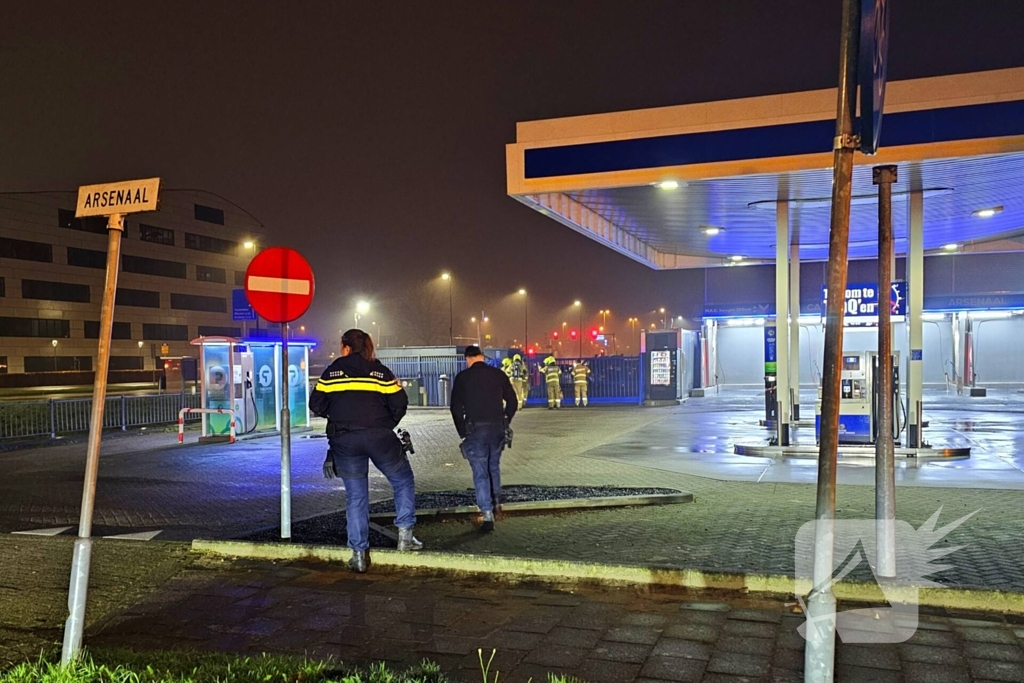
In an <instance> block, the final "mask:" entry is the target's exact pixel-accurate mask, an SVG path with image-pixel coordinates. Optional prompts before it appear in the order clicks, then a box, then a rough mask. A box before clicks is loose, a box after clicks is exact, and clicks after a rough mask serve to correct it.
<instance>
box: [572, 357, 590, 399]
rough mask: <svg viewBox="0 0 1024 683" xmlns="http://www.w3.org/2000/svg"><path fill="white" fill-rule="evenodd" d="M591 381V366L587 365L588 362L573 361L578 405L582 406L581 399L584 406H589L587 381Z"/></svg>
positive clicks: (573, 380)
mask: <svg viewBox="0 0 1024 683" xmlns="http://www.w3.org/2000/svg"><path fill="white" fill-rule="evenodd" d="M589 381H590V368H589V367H588V366H587V362H586V361H584V360H578V361H576V362H575V363H573V366H572V383H573V386H574V388H575V389H576V407H577V408H578V407H579V406H580V401H582V402H583V407H584V408H586V407H587V382H589Z"/></svg>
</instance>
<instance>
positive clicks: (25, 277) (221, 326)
mask: <svg viewBox="0 0 1024 683" xmlns="http://www.w3.org/2000/svg"><path fill="white" fill-rule="evenodd" d="M75 199H76V194H75V193H74V192H36V193H8V194H0V373H21V372H52V371H55V370H56V371H65V370H84V371H88V370H95V368H96V352H97V346H98V342H97V339H98V336H99V317H100V306H101V303H102V297H103V280H104V272H105V271H104V269H105V266H106V250H107V230H106V219H104V218H84V219H77V218H75V216H74V213H75ZM261 233H262V226H261V224H260V223H259V222H258V221H257V220H256V219H255V218H253V217H252V216H251V215H250V214H248V213H247V212H246V211H245V210H244V209H242V208H241V207H239V206H237V205H235V204H233V203H231V202H229V201H227V200H225V199H223V198H221V197H218V196H216V195H213V194H211V193H208V192H202V191H197V190H164V191H163V192H162V193H161V204H160V210H159V211H155V212H151V213H139V214H131V215H129V216H128V219H127V220H126V222H125V231H124V237H123V240H122V258H121V269H120V275H119V278H118V291H117V301H116V307H115V311H114V329H113V346H112V353H111V365H110V367H111V370H133V369H144V370H151V369H153V368H154V367H155V363H156V359H157V358H158V357H160V356H187V355H195V348H194V347H192V346H191V345H190V343H189V342H190V341H191V340H192V339H195V338H196V337H199V336H204V335H230V336H238V335H240V334H242V332H243V327H242V325H243V324H242V323H240V322H234V321H232V301H231V296H232V290H233V289H236V288H240V287H242V285H243V279H244V274H245V269H246V266H247V265H248V263H249V261H250V259H251V258H252V257H253V255H254V254H255V253H256V251H257V250H258V249H259V240H260V237H261ZM250 324H252V323H250Z"/></svg>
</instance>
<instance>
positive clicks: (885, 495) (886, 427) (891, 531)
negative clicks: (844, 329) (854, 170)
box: [872, 166, 896, 578]
mask: <svg viewBox="0 0 1024 683" xmlns="http://www.w3.org/2000/svg"><path fill="white" fill-rule="evenodd" d="M872 176H873V179H874V183H875V185H878V374H877V378H878V387H877V388H876V391H877V396H878V404H877V405H878V412H879V414H878V418H877V424H878V434H877V436H876V437H875V540H876V543H877V546H878V561H877V567H876V568H875V575H877V576H881V577H885V578H895V576H896V469H895V468H896V462H895V460H896V454H895V437H894V436H893V433H892V417H893V415H892V408H893V397H892V334H891V332H890V327H891V325H892V321H891V317H892V306H891V305H890V303H889V301H890V297H891V290H892V270H891V267H892V259H891V255H892V250H893V243H892V184H893V183H895V182H896V167H895V166H876V167H875V168H874V169H872Z"/></svg>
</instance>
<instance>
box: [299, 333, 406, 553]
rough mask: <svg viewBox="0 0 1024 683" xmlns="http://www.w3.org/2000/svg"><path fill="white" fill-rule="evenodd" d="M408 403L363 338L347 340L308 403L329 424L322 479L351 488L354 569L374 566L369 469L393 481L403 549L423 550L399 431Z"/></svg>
mask: <svg viewBox="0 0 1024 683" xmlns="http://www.w3.org/2000/svg"><path fill="white" fill-rule="evenodd" d="M408 407H409V398H408V396H407V395H406V393H405V390H404V389H403V388H402V387H401V386H400V385H399V384H398V381H397V380H396V379H395V376H394V374H392V372H391V370H389V369H388V368H387V367H385V366H384V364H383V363H381V362H380V361H379V360H377V358H376V356H375V355H374V348H373V340H372V339H371V338H370V335H369V334H367V333H366V332H363V331H362V330H349V331H348V332H346V333H345V334H344V335H343V336H342V338H341V358H338V359H337V360H335V361H334V362H333V363H331V364H330V366H328V368H327V369H326V370H324V373H323V374H322V375H321V376H320V381H319V382H317V383H316V388H314V389H313V391H312V393H310V395H309V409H310V410H311V411H313V412H314V413H316V414H317V415H319V416H321V417H326V418H327V438H328V440H329V442H330V451H328V453H327V462H325V463H324V475H325V476H326V477H328V478H333V476H335V475H336V476H340V477H341V479H342V481H344V483H345V494H346V516H345V522H346V526H347V528H348V546H349V547H350V548H351V549H352V560H351V561H350V562H349V567H350V568H351V569H353V570H354V571H357V572H365V571H366V569H367V568H368V567H369V564H370V555H369V548H370V540H369V532H370V529H369V524H370V499H369V485H368V482H367V476H368V475H369V463H370V461H372V462H373V464H374V466H375V467H376V468H377V469H378V470H380V471H381V473H382V474H383V475H384V476H385V477H387V480H388V482H390V484H391V488H392V489H394V492H395V510H396V516H395V526H397V527H398V549H399V550H420V549H421V548H422V547H423V544H421V543H420V542H419V541H418V540H416V537H415V536H413V533H412V528H413V525H414V524H416V512H415V510H416V495H415V483H414V480H413V473H412V466H411V465H410V464H409V460H408V458H407V456H406V455H405V453H404V452H403V450H402V442H401V441H400V440H399V438H398V436H397V435H396V434H395V431H394V429H395V427H397V426H398V423H399V422H401V420H402V418H403V417H405V412H406V409H407V408H408Z"/></svg>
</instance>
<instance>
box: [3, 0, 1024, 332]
mask: <svg viewBox="0 0 1024 683" xmlns="http://www.w3.org/2000/svg"><path fill="white" fill-rule="evenodd" d="M840 7H841V2H840V0H774V1H772V2H764V0H719V1H718V2H707V1H686V0H675V1H668V0H664V1H646V2H626V1H622V2H597V1H595V0H574V1H562V2H551V1H550V0H536V1H524V0H518V1H516V2H489V3H482V2H479V0H473V1H470V0H466V1H464V2H453V1H440V2H433V3H422V2H395V3H370V2H364V3H355V2H303V3H282V2H276V3H271V2H218V1H216V0H214V1H209V2H174V3H159V4H158V3H145V4H143V3H134V4H125V3H107V2H63V3H52V2H31V3H30V2H18V3H14V2H11V3H7V4H6V5H5V7H4V10H3V18H2V20H0V191H19V190H52V189H74V188H75V187H77V186H78V185H79V184H84V183H89V182H102V181H109V180H119V179H127V178H136V177H140V178H141V177H150V176H155V175H159V176H161V177H162V178H163V179H164V183H165V187H171V188H174V187H181V188H188V187H195V188H202V189H205V190H209V191H211V192H215V193H217V194H220V195H223V196H225V197H228V198H230V199H231V200H233V201H235V202H237V203H238V204H240V205H241V206H243V207H245V208H246V209H247V210H248V211H250V212H251V213H252V214H254V215H255V216H256V217H257V218H258V219H259V220H260V221H262V222H263V223H264V224H265V225H267V226H268V232H269V234H270V237H271V239H270V240H269V241H271V242H273V243H280V244H287V245H289V246H293V247H295V248H297V249H299V250H300V251H302V252H303V253H304V254H305V255H306V256H307V258H309V260H310V261H311V263H312V265H313V268H314V271H315V272H316V275H317V280H318V282H317V285H318V286H317V299H316V301H315V302H314V304H313V308H312V309H311V311H310V313H308V314H307V315H306V317H305V319H304V320H303V321H302V322H303V323H304V324H306V325H307V326H308V327H309V328H310V329H311V331H314V332H316V333H318V334H321V335H322V336H323V337H324V338H325V339H336V337H337V329H338V328H340V327H344V326H346V323H347V322H348V321H350V320H351V317H352V316H351V310H352V304H353V302H354V301H355V300H356V299H357V298H366V299H368V300H370V301H371V302H373V303H374V306H375V310H374V311H373V312H372V313H371V314H370V315H369V316H368V317H370V318H374V319H379V320H381V321H383V322H384V324H385V325H386V326H392V327H394V326H395V325H397V320H396V319H397V318H399V317H400V316H401V314H400V312H399V310H400V306H399V301H400V300H401V298H402V296H403V295H402V292H404V291H407V290H408V289H409V288H413V289H420V288H423V287H427V286H429V283H430V281H432V280H434V279H435V278H436V277H437V276H438V275H439V274H440V272H441V271H443V270H450V271H451V272H452V273H454V275H455V278H456V279H455V283H456V285H455V287H456V288H455V300H456V317H457V322H456V328H457V329H456V333H459V331H460V330H461V331H463V332H466V333H469V332H470V331H471V329H472V333H475V328H471V325H470V324H469V322H468V319H469V316H471V315H478V314H479V312H480V311H481V310H485V311H486V312H487V314H488V315H491V316H493V318H494V325H495V326H496V329H495V330H494V331H495V333H496V335H497V336H498V337H506V336H507V337H511V336H517V337H521V330H522V313H521V307H520V306H519V304H518V302H517V301H516V300H515V299H514V298H510V297H509V295H511V294H512V293H513V292H515V291H516V290H518V289H519V288H520V287H526V288H527V289H529V290H530V293H531V321H530V326H531V329H532V330H536V331H540V330H542V329H554V328H555V327H556V326H557V325H558V324H559V323H560V322H561V320H563V319H565V318H566V317H567V315H568V314H567V313H565V312H563V310H562V309H563V308H564V307H565V306H567V305H568V304H570V303H571V302H572V301H573V300H574V299H577V298H580V299H583V300H584V301H585V302H586V305H587V309H586V310H587V311H588V312H590V313H593V314H596V312H597V310H598V309H600V308H610V309H611V310H612V311H613V317H612V321H617V322H616V324H617V327H618V330H619V331H620V333H621V331H622V330H623V328H624V327H625V324H624V322H623V321H624V320H625V318H626V317H628V316H629V315H640V314H643V313H644V312H646V311H649V310H652V309H654V308H657V307H659V306H667V307H668V308H669V309H670V310H672V311H673V312H680V313H683V314H686V315H694V314H695V313H696V312H698V311H699V308H700V302H701V298H702V296H703V275H702V274H701V273H700V272H699V271H684V272H674V273H658V272H654V271H651V270H649V269H647V268H646V267H644V266H642V265H639V264H637V263H634V262H633V261H630V260H629V259H627V258H625V257H623V256H619V255H617V254H614V253H613V252H611V251H610V250H608V249H606V248H604V247H601V246H599V245H597V244H596V243H594V242H592V241H590V240H588V239H586V238H584V237H582V236H580V235H577V234H576V233H574V232H572V231H570V230H569V229H567V228H564V227H562V226H560V225H558V224H557V223H555V222H554V221H551V220H549V219H546V218H544V217H542V216H540V215H539V214H536V213H534V212H532V211H530V210H529V209H527V208H525V207H523V206H521V205H520V204H518V203H517V202H515V201H514V200H512V199H510V198H508V197H507V196H506V194H505V162H504V145H505V144H506V143H508V142H512V141H514V139H515V122H516V121H522V120H529V119H539V118H551V117H556V116H569V115H576V114H587V113H595V112H604V111H614V110H622V109H634V108H640V107H652V106H664V105H672V104H685V103H690V102H700V101H708V100H717V99H730V98H737V97H748V96H756V95H764V94H772V93H782V92H791V91H799V90H809V89H815V88H825V87H832V86H834V85H835V84H836V78H837V76H836V71H837V64H838V49H839V48H838V37H839V21H840ZM891 12H892V14H891V18H892V25H891V42H890V63H889V76H890V78H891V79H906V78H917V77H925V76H933V75H942V74H948V73H957V72H965V71H975V70H984V69H994V68H1004V67H1010V66H1021V65H1024V42H1022V41H1021V39H1020V36H1021V35H1024V11H1021V2H1020V0H975V1H973V2H964V1H963V0H895V1H894V2H892V3H891ZM492 311H493V313H492ZM588 318H589V319H590V320H596V319H597V318H596V316H595V317H590V316H588ZM649 319H653V318H649ZM443 327H444V328H445V329H446V328H447V322H446V321H445V323H444V326H443ZM533 336H534V335H532V334H531V337H533Z"/></svg>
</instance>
